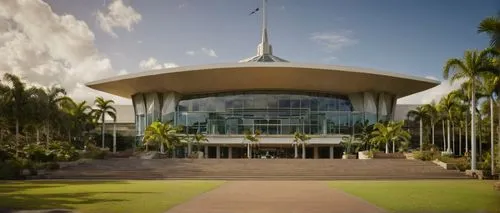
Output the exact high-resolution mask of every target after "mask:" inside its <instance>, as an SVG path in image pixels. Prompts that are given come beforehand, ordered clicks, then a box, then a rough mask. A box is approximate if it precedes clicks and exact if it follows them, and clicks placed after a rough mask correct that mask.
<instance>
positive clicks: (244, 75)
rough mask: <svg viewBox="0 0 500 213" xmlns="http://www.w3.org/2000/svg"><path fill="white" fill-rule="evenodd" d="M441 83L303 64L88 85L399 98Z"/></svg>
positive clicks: (139, 76) (170, 72)
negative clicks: (378, 94)
mask: <svg viewBox="0 0 500 213" xmlns="http://www.w3.org/2000/svg"><path fill="white" fill-rule="evenodd" d="M438 84H439V81H435V80H431V79H427V78H421V77H414V76H408V75H403V74H397V73H389V72H381V71H376V70H371V69H365V68H356V67H346V66H334V65H318V64H299V63H281V62H272V63H262V62H254V63H252V62H249V63H232V64H212V65H202V66H186V67H176V68H168V69H160V70H151V71H145V72H140V73H133V74H128V75H122V76H116V77H112V78H108V79H103V80H98V81H94V82H89V83H87V84H86V85H87V86H88V87H90V88H93V89H96V90H100V91H103V92H107V93H110V94H113V95H117V96H121V97H125V98H130V97H131V96H132V95H133V94H136V93H146V92H165V91H172V92H177V93H180V94H183V95H193V94H207V93H217V92H230V91H259V90H286V91H308V92H325V93H335V94H345V95H347V94H352V93H358V92H366V91H378V92H387V93H390V94H394V95H396V96H397V97H398V98H401V97H404V96H407V95H411V94H413V93H417V92H420V91H424V90H427V89H429V88H432V87H434V86H436V85H438Z"/></svg>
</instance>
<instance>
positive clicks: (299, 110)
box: [164, 92, 376, 135]
mask: <svg viewBox="0 0 500 213" xmlns="http://www.w3.org/2000/svg"><path fill="white" fill-rule="evenodd" d="M165 117H168V118H171V119H173V121H174V122H175V124H177V125H183V126H185V131H187V132H188V133H190V134H192V133H197V132H199V133H204V134H208V135H241V134H244V131H245V130H250V131H253V130H257V129H258V130H260V131H261V132H262V134H263V135H290V134H293V133H294V132H295V131H300V132H304V133H306V134H309V135H334V134H352V133H354V132H355V131H356V130H355V128H354V124H356V123H360V122H362V121H363V120H364V119H369V120H372V119H371V118H374V119H376V115H371V114H367V113H363V112H356V111H353V107H352V105H351V102H350V101H349V99H348V98H347V97H346V96H339V95H331V94H320V93H293V94H287V93H283V92H244V93H241V92H240V93H218V94H215V95H203V96H189V97H186V96H185V97H183V98H182V99H181V100H180V101H179V103H178V105H177V107H176V110H175V112H173V113H171V114H169V115H167V116H165ZM164 121H166V120H164ZM373 122H374V121H373Z"/></svg>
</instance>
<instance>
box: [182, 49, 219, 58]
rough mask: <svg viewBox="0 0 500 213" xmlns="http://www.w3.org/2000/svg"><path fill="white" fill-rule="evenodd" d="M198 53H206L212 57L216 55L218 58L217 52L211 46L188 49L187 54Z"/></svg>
mask: <svg viewBox="0 0 500 213" xmlns="http://www.w3.org/2000/svg"><path fill="white" fill-rule="evenodd" d="M198 54H203V55H206V56H210V57H214V58H217V57H218V56H217V53H216V52H215V50H214V49H210V48H205V47H203V48H201V49H199V50H196V51H195V50H188V51H186V55H190V56H194V55H198Z"/></svg>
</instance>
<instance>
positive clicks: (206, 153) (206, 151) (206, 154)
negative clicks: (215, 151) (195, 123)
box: [203, 145, 208, 158]
mask: <svg viewBox="0 0 500 213" xmlns="http://www.w3.org/2000/svg"><path fill="white" fill-rule="evenodd" d="M204 149H205V150H203V154H204V155H205V158H208V145H205V147H204Z"/></svg>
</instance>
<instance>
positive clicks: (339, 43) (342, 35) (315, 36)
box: [310, 30, 358, 51]
mask: <svg viewBox="0 0 500 213" xmlns="http://www.w3.org/2000/svg"><path fill="white" fill-rule="evenodd" d="M310 39H311V40H313V41H314V42H316V43H318V44H320V45H322V46H324V47H325V48H326V49H327V50H329V51H332V50H340V49H341V48H343V47H346V46H350V45H355V44H357V43H358V40H356V39H354V38H352V31H350V30H341V31H337V32H315V33H312V34H311V36H310Z"/></svg>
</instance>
